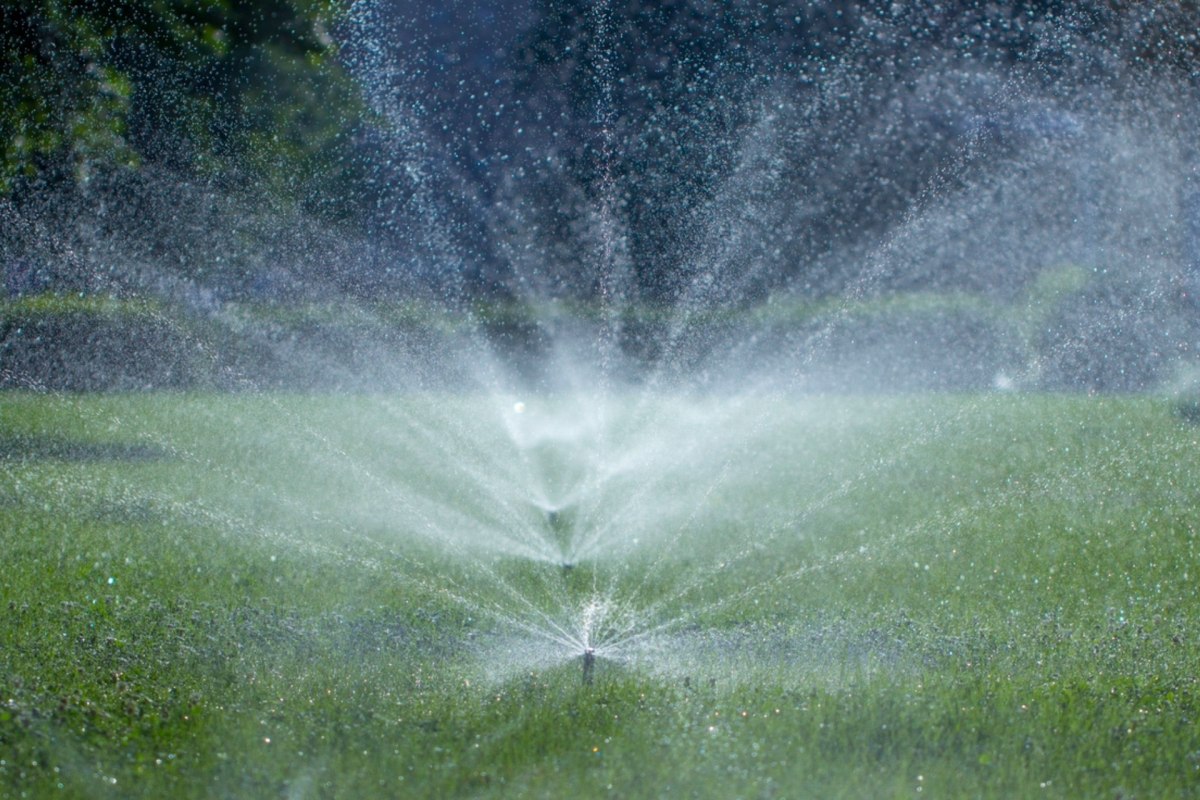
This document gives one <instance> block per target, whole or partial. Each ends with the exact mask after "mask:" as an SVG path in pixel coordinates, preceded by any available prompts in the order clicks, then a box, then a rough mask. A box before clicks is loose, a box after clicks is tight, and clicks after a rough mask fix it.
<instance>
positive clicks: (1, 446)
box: [0, 433, 171, 463]
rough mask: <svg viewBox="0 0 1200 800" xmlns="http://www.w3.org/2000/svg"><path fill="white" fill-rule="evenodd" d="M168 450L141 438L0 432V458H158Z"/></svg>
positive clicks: (167, 454)
mask: <svg viewBox="0 0 1200 800" xmlns="http://www.w3.org/2000/svg"><path fill="white" fill-rule="evenodd" d="M170 456H171V453H170V452H169V451H167V450H166V449H164V448H162V447H157V446H155V445H152V444H146V443H144V442H86V441H79V440H76V439H68V438H66V437H62V436H54V435H44V434H28V433H0V460H2V461H26V460H54V461H74V462H81V463H93V462H98V461H126V462H140V461H161V460H164V459H166V458H169V457H170Z"/></svg>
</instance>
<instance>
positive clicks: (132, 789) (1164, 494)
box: [0, 393, 1200, 799]
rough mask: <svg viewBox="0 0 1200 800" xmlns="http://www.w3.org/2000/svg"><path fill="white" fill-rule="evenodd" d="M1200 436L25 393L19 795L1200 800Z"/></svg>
mask: <svg viewBox="0 0 1200 800" xmlns="http://www.w3.org/2000/svg"><path fill="white" fill-rule="evenodd" d="M518 402H519V403H521V405H520V406H518V405H517V403H518ZM518 408H519V409H520V411H519V413H518V410H517V409H518ZM1198 442H1200V428H1198V427H1192V426H1190V425H1188V424H1187V423H1185V422H1183V421H1181V420H1180V419H1179V418H1178V417H1177V416H1176V415H1175V414H1174V413H1173V409H1172V405H1171V403H1170V402H1169V401H1168V400H1165V399H1162V398H1155V397H1146V396H1120V397H1115V396H1107V397H1106V396H1099V397H1086V396H1069V395H1062V396H1050V395H1031V396H1021V395H999V394H997V395H962V396H950V395H936V396H932V395H911V396H905V397H892V398H883V397H796V396H787V395H774V394H762V395H755V396H708V397H695V396H693V397H682V396H672V395H665V394H663V395H653V396H638V395H635V394H631V395H629V396H621V397H617V398H614V399H613V400H611V401H609V402H607V403H596V402H594V401H592V402H587V401H583V400H581V399H580V398H573V397H569V396H551V397H545V398H538V397H521V398H514V397H499V396H496V397H488V396H482V395H469V396H468V395H454V394H445V395H438V394H417V393H414V394H409V395H355V396H336V395H289V394H246V395H213V394H168V393H158V394H139V395H89V394H77V395H35V394H26V393H9V394H2V395H0V547H2V548H3V549H2V552H3V556H4V558H3V569H2V570H0V603H2V605H0V609H2V613H0V798H10V797H11V798H18V797H102V796H114V797H164V796H171V797H175V798H185V797H221V796H228V797H371V796H380V797H390V796H404V797H448V796H471V797H518V796H528V797H554V798H559V797H608V796H612V797H622V798H630V797H693V796H694V797H713V798H732V797H745V798H757V797H804V796H811V797H823V798H824V797H855V798H857V797H895V796H906V797H907V796H914V795H916V794H918V793H920V794H923V795H924V796H932V797H1029V796H1038V797H1101V798H1103V797H1108V798H1114V799H1115V798H1129V797H1164V798H1165V797H1200V725H1198V724H1197V722H1198V716H1200V702H1198V698H1197V693H1198V691H1200V685H1198V683H1197V678H1196V676H1197V675H1198V674H1200V596H1198V593H1197V592H1196V590H1195V585H1196V580H1197V574H1198V573H1200V561H1198V554H1197V549H1196V543H1197V530H1198V529H1200V465H1198V464H1197V452H1198V450H1197V445H1198ZM564 564H565V565H564ZM587 645H593V646H595V648H596V651H597V660H596V664H595V670H594V674H593V675H592V676H591V680H590V681H585V680H584V679H583V678H584V675H583V668H582V664H583V659H582V651H583V648H584V647H585V646H587Z"/></svg>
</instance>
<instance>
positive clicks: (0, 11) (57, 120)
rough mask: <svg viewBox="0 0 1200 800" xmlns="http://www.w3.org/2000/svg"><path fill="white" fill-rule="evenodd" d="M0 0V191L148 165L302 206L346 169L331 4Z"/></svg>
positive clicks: (348, 112) (349, 103) (344, 104)
mask: <svg viewBox="0 0 1200 800" xmlns="http://www.w3.org/2000/svg"><path fill="white" fill-rule="evenodd" d="M2 2H3V5H2V6H0V194H11V193H13V192H20V190H21V187H22V186H28V187H36V186H38V185H46V184H54V183H60V184H61V183H71V182H74V183H77V184H78V183H85V182H87V181H88V180H89V178H90V177H91V176H92V175H94V174H96V173H97V172H101V171H112V170H114V169H117V170H119V169H122V168H133V167H137V166H139V165H144V164H156V165H163V166H167V167H169V168H172V169H177V170H181V171H182V172H184V173H185V174H193V175H197V176H202V177H209V178H219V177H223V176H224V177H232V176H237V178H236V179H237V180H240V181H243V182H245V181H246V180H249V181H252V182H253V184H254V185H256V186H257V187H259V188H261V189H263V190H266V191H267V192H269V193H271V194H272V195H274V196H276V197H279V198H282V199H284V200H291V201H300V202H302V203H304V204H306V205H309V206H312V205H316V204H320V203H321V202H322V201H321V200H320V198H321V197H323V196H327V194H328V190H329V189H330V187H331V186H334V185H336V184H337V183H338V182H339V181H345V180H347V179H349V178H351V177H352V176H350V175H349V174H347V172H346V170H347V169H348V168H349V167H348V166H347V165H348V164H351V163H352V159H349V158H347V157H346V156H347V154H348V152H349V150H350V144H351V143H350V141H349V139H350V137H349V135H348V134H347V131H349V130H353V126H352V125H351V122H352V121H353V120H354V119H356V118H357V115H358V114H359V108H360V107H359V101H358V99H357V94H356V91H355V89H354V87H353V86H352V84H351V82H350V81H349V79H348V78H347V77H346V76H345V75H344V73H343V72H342V70H341V68H340V66H339V65H338V63H337V61H336V45H335V43H334V41H333V39H332V38H331V37H330V35H329V33H328V30H329V27H330V26H331V25H332V24H333V21H334V20H335V18H336V16H337V13H338V8H337V0H259V1H258V2H240V1H239V0H2ZM335 210H336V209H335Z"/></svg>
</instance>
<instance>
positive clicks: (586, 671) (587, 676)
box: [583, 647, 596, 684]
mask: <svg viewBox="0 0 1200 800" xmlns="http://www.w3.org/2000/svg"><path fill="white" fill-rule="evenodd" d="M595 669H596V648H594V647H587V648H585V649H584V651H583V682H584V683H586V684H590V683H591V682H592V672H593V670H595Z"/></svg>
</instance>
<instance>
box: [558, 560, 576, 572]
mask: <svg viewBox="0 0 1200 800" xmlns="http://www.w3.org/2000/svg"><path fill="white" fill-rule="evenodd" d="M559 566H560V567H562V571H563V572H570V571H571V570H573V569H575V565H574V564H572V563H571V562H570V561H564V562H562V563H561V564H559Z"/></svg>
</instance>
